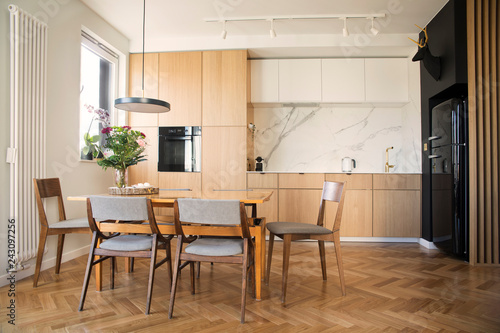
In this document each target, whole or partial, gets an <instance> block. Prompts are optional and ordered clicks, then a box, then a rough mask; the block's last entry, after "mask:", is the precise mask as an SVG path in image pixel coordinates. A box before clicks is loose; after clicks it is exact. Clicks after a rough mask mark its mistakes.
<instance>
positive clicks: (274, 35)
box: [269, 20, 276, 38]
mask: <svg viewBox="0 0 500 333" xmlns="http://www.w3.org/2000/svg"><path fill="white" fill-rule="evenodd" d="M269 36H271V38H274V37H276V31H274V20H271V30H269Z"/></svg>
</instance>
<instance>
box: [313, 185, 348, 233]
mask: <svg viewBox="0 0 500 333" xmlns="http://www.w3.org/2000/svg"><path fill="white" fill-rule="evenodd" d="M345 183H346V182H329V181H325V182H324V183H323V193H322V194H321V203H320V206H319V214H318V225H321V226H322V225H323V221H324V217H325V201H332V202H337V203H338V206H337V213H336V214H335V220H334V223H333V231H337V230H340V222H341V221H342V211H343V209H344V196H345V191H344V188H345Z"/></svg>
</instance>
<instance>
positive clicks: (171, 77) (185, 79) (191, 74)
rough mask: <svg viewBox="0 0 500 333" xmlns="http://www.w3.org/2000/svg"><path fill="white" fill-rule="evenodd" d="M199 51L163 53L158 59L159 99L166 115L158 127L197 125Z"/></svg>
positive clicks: (199, 112) (199, 78)
mask: <svg viewBox="0 0 500 333" xmlns="http://www.w3.org/2000/svg"><path fill="white" fill-rule="evenodd" d="M201 54H202V53H201V52H166V53H160V56H159V80H160V84H159V97H160V99H162V100H165V101H167V102H169V103H170V112H166V113H161V114H159V118H158V121H159V124H160V126H201Z"/></svg>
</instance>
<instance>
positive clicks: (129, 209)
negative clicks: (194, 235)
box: [87, 195, 165, 240]
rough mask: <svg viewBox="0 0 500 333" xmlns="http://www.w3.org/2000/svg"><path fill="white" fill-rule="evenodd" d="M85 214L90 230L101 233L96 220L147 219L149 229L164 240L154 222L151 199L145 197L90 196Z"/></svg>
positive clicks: (103, 236) (100, 234) (102, 236)
mask: <svg viewBox="0 0 500 333" xmlns="http://www.w3.org/2000/svg"><path fill="white" fill-rule="evenodd" d="M87 216H88V220H89V226H90V229H91V230H92V231H95V232H97V233H98V235H99V237H101V238H108V237H107V236H105V235H103V234H102V233H101V232H100V230H99V228H98V226H97V223H96V221H109V220H112V221H127V222H130V221H148V222H149V225H150V227H151V231H152V233H154V234H157V235H158V236H159V238H160V240H164V239H165V237H163V236H162V235H161V233H160V231H159V229H158V226H157V224H156V219H155V216H154V212H153V205H152V203H151V199H147V198H146V197H112V196H97V195H96V196H90V197H89V198H87Z"/></svg>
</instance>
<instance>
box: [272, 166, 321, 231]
mask: <svg viewBox="0 0 500 333" xmlns="http://www.w3.org/2000/svg"><path fill="white" fill-rule="evenodd" d="M324 180H325V174H323V173H307V174H301V173H281V174H279V175H278V184H279V190H278V207H279V208H278V219H279V221H288V222H302V223H312V224H315V223H317V221H318V212H319V204H320V201H321V193H322V192H323V191H322V189H323V183H324Z"/></svg>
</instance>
